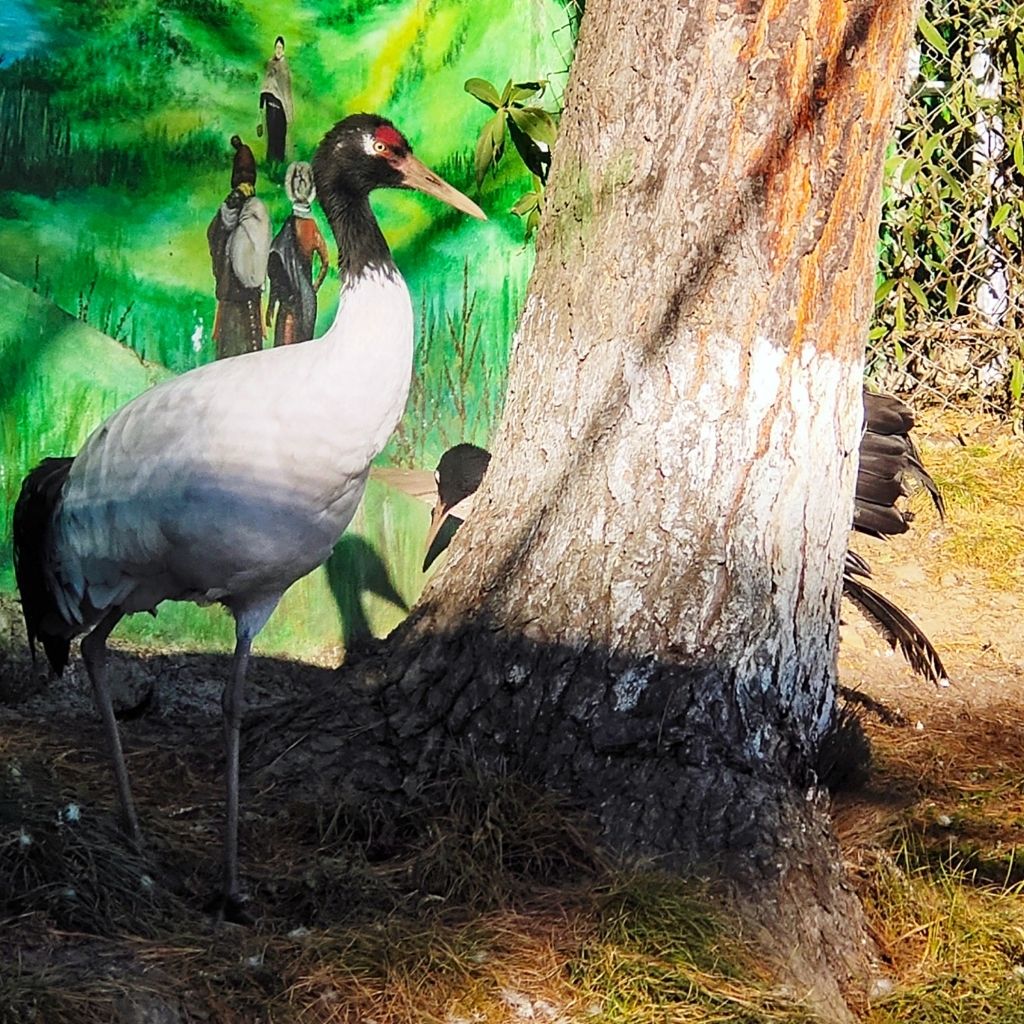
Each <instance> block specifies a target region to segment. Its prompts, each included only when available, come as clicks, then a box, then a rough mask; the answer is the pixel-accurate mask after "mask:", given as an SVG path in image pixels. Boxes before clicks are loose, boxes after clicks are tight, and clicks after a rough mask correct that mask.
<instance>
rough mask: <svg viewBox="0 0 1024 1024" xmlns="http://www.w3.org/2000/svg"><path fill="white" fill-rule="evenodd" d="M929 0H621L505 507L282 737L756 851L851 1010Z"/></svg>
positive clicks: (510, 463)
mask: <svg viewBox="0 0 1024 1024" xmlns="http://www.w3.org/2000/svg"><path fill="white" fill-rule="evenodd" d="M914 13H915V10H914V4H913V3H912V2H911V0H906V2H892V0H890V2H882V0H874V2H865V0H820V2H819V3H817V4H811V5H808V4H805V3H798V2H796V0H769V2H764V3H759V2H757V0H739V2H736V3H733V4H727V3H721V2H719V0H714V2H698V0H693V2H689V3H681V4H678V5H666V6H665V10H664V11H663V12H662V14H661V15H660V16H659V15H657V14H656V13H655V12H654V11H653V10H652V9H651V8H650V7H643V6H640V5H636V4H634V5H621V4H613V3H611V2H610V0H589V2H588V4H587V12H586V17H585V18H584V21H583V27H582V31H581V35H580V40H579V47H578V50H577V55H576V58H575V62H574V64H573V68H572V75H571V80H570V84H569V87H568V89H567V92H566V107H565V113H564V116H563V118H562V124H561V130H560V135H559V141H558V146H557V149H556V151H555V154H554V163H553V167H552V171H551V177H550V184H549V187H548V195H547V200H546V207H545V217H544V223H543V225H542V229H541V233H540V237H539V240H538V256H537V265H536V269H535V271H534V275H533V278H532V281H531V284H530V290H529V295H528V298H527V303H526V309H525V312H524V315H523V319H522V322H521V325H520V328H519V332H518V335H517V341H516V345H515V351H514V357H513V365H512V368H511V375H510V387H509V395H508V400H507V408H506V415H505V419H504V421H503V424H502V427H501V431H500V436H499V438H498V442H497V444H496V446H495V450H494V459H493V461H492V463H491V469H490V471H489V473H488V477H487V479H486V480H485V482H484V485H483V488H482V490H481V492H480V495H479V496H478V498H477V501H476V504H475V506H474V512H473V519H472V520H471V521H470V522H469V523H467V524H466V526H465V527H464V528H463V529H462V530H461V531H460V534H459V536H458V537H457V538H456V540H455V542H454V543H453V545H452V548H451V552H450V555H449V559H448V564H447V565H446V566H445V567H444V568H443V570H442V571H440V572H439V573H438V575H437V577H436V579H435V580H434V582H433V583H432V584H431V585H430V587H429V588H428V590H427V592H426V593H425V595H424V598H423V599H422V601H421V602H420V604H419V605H418V607H417V608H416V610H415V611H414V613H413V615H412V616H411V617H410V618H409V619H408V620H407V621H406V623H404V624H403V626H402V627H400V628H399V629H398V630H397V631H396V633H395V634H393V635H392V637H391V638H390V642H389V643H388V645H387V646H386V647H385V648H384V650H383V651H382V652H381V653H380V654H379V655H378V656H376V657H374V658H371V659H369V660H366V661H363V662H361V663H360V664H359V665H357V666H355V667H354V668H353V669H352V670H351V672H350V673H349V676H350V679H351V680H352V693H351V695H350V698H349V699H346V700H340V699H339V698H338V696H337V694H332V696H331V704H330V705H329V706H326V705H325V704H320V705H319V706H316V707H313V708H310V709H301V710H296V711H294V719H293V721H291V722H290V723H286V724H285V725H282V724H281V723H280V722H278V723H277V726H276V728H275V732H274V735H273V737H272V740H271V736H270V733H269V732H266V731H265V732H264V734H263V738H262V741H261V742H262V744H263V746H264V747H265V746H266V745H267V744H270V746H271V752H272V753H273V752H274V751H276V750H284V749H285V748H287V747H288V746H289V744H291V743H293V742H294V741H295V740H296V739H297V738H299V737H307V738H306V740H305V742H303V743H301V744H300V745H299V746H298V747H297V748H296V750H295V751H293V753H292V754H291V755H290V757H291V758H292V761H291V764H292V766H293V769H294V770H296V771H298V770H300V769H301V770H302V771H306V770H308V766H309V765H310V764H313V765H315V766H316V770H317V773H318V775H319V776H320V777H321V778H323V779H326V780H327V781H328V782H329V783H331V784H332V785H333V784H342V785H345V786H348V787H351V788H352V790H354V791H355V792H358V793H365V794H370V795H373V796H375V797H379V796H380V795H381V794H382V793H383V794H385V795H386V794H389V793H390V794H391V795H392V796H394V797H396V798H400V796H401V793H402V792H403V791H404V790H408V789H409V787H411V786H415V785H417V784H418V782H419V781H420V780H422V779H423V778H424V777H426V776H429V775H431V774H433V773H436V772H438V771H441V770H443V769H444V767H445V765H446V764H447V763H448V759H449V758H450V756H451V755H452V754H453V752H454V753H458V752H465V751H471V752H472V756H473V757H474V759H475V760H477V761H478V762H480V763H482V764H484V765H491V766H498V765H500V766H502V767H503V768H505V769H507V768H509V767H511V768H512V769H513V770H516V771H519V772H521V773H523V774H525V775H527V776H528V777H529V778H531V779H533V780H534V781H537V782H540V783H542V784H543V785H545V786H550V787H555V788H557V789H558V790H560V791H562V792H565V793H567V794H570V795H571V797H572V798H573V799H574V801H576V802H577V803H578V804H579V805H580V806H581V807H582V808H584V809H586V810H587V811H589V812H590V814H592V815H593V817H594V818H595V820H596V821H597V823H598V825H599V827H600V831H601V834H602V836H603V839H604V841H605V842H606V843H607V845H608V846H609V847H610V848H611V849H613V850H615V851H619V852H620V853H623V854H626V855H629V856H643V857H646V856H650V857H656V858H658V860H659V862H660V863H662V864H667V865H671V866H673V867H675V868H679V869H683V870H687V871H695V872H700V873H704V874H714V875H715V876H716V877H724V878H725V879H731V880H735V881H737V882H740V883H742V885H743V887H744V888H745V890H746V891H747V892H749V893H753V894H754V896H753V898H752V899H751V900H750V906H751V907H753V908H754V909H755V916H756V917H757V918H758V923H759V924H760V925H762V926H764V927H766V928H767V929H768V930H769V932H770V933H771V934H772V935H773V936H774V937H775V941H778V939H779V938H780V937H783V936H785V937H786V939H787V941H788V942H789V944H790V947H792V948H790V947H785V948H783V947H778V948H780V949H782V952H783V954H784V957H785V958H786V959H787V960H788V961H789V962H788V964H787V968H788V970H789V972H790V973H791V974H792V976H794V977H796V978H797V979H799V980H801V981H802V982H804V983H807V984H813V985H814V986H816V991H817V999H818V1000H819V1005H820V1006H821V1007H823V1008H825V1009H826V1010H828V1011H829V1012H831V1013H832V1014H833V1015H834V1016H841V1015H842V1013H843V1012H844V1011H843V1009H842V1001H841V999H840V998H839V995H838V990H837V989H836V987H835V986H836V983H838V985H839V987H840V988H843V987H846V986H848V985H850V984H851V979H853V977H854V976H855V975H857V974H860V973H862V970H863V968H864V953H863V949H864V946H863V942H862V932H861V920H860V917H859V909H858V908H857V906H856V903H855V901H854V899H853V897H852V896H851V895H850V894H849V892H848V891H847V890H846V888H845V887H844V880H843V876H842V872H841V868H840V865H839V861H838V853H837V849H836V846H835V842H834V840H833V839H832V838H831V833H830V831H829V827H828V824H827V819H826V816H825V813H824V808H823V800H822V798H820V797H819V796H818V795H817V790H816V788H815V776H814V771H813V765H814V761H815V754H816V748H817V745H818V742H819V740H820V738H821V736H822V733H823V730H824V729H825V728H826V726H827V725H828V723H829V721H830V719H831V716H832V713H833V706H834V699H835V689H836V685H835V684H836V678H835V676H836V645H837V636H838V635H837V620H838V603H839V595H840V568H841V562H842V559H843V555H844V551H845V547H846V541H847V533H848V529H849V526H850V520H851V509H852V490H853V481H854V473H855V457H854V453H855V452H856V450H857V444H858V439H859V429H860V415H861V413H860V398H859V396H860V389H861V359H862V353H863V348H864V340H865V335H866V324H867V320H868V316H869V311H870V303H871V298H872V292H873V280H872V277H873V267H874V253H875V245H876V239H877V229H878V216H879V208H880V202H879V199H880V189H881V164H882V156H883V152H884V147H885V145H886V143H887V141H888V139H889V136H890V129H891V124H892V112H893V102H894V98H895V97H896V95H897V91H898V86H899V85H900V84H901V82H902V75H903V62H904V55H905V52H906V49H907V45H908V42H909V36H910V32H911V29H912V25H913V19H914ZM367 681H371V682H372V683H373V687H372V689H373V693H374V697H373V700H372V701H371V702H369V703H366V702H360V701H359V700H358V690H359V689H360V688H361V687H365V686H366V684H367ZM353 716H354V721H353ZM353 730H358V731H359V733H360V737H361V738H360V741H359V743H358V744H356V743H354V742H351V737H352V736H353V735H354V731H353ZM279 767H280V765H279ZM773 900H774V901H778V902H777V904H775V905H773V903H772V901H773Z"/></svg>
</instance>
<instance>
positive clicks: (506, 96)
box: [498, 78, 512, 107]
mask: <svg viewBox="0 0 1024 1024" xmlns="http://www.w3.org/2000/svg"><path fill="white" fill-rule="evenodd" d="M511 100H512V79H511V78H510V79H509V80H508V81H507V82H506V83H505V88H504V89H502V90H501V99H500V100H499V101H498V105H499V106H502V107H507V106H508V105H509V103H510V102H511Z"/></svg>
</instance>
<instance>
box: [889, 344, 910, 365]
mask: <svg viewBox="0 0 1024 1024" xmlns="http://www.w3.org/2000/svg"><path fill="white" fill-rule="evenodd" d="M892 354H893V355H894V356H895V357H896V365H897V366H899V367H902V366H903V364H904V363H905V362H906V361H907V353H906V352H905V351H904V350H903V346H902V345H901V344H900V339H899V338H897V337H893V339H892Z"/></svg>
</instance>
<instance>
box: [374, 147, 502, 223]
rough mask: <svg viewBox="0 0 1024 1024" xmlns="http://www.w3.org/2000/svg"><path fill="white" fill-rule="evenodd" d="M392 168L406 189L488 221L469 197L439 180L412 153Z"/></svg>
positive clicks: (397, 161) (442, 179)
mask: <svg viewBox="0 0 1024 1024" xmlns="http://www.w3.org/2000/svg"><path fill="white" fill-rule="evenodd" d="M392 166H394V167H395V169H396V170H397V171H399V173H400V174H401V175H402V185H403V186H404V187H405V188H414V189H417V190H418V191H420V192H426V194H427V195H428V196H433V197H434V198H435V199H440V200H441V202H442V203H447V204H448V205H449V206H454V207H455V209H456V210H461V211H462V212H463V213H468V214H469V215H470V217H476V218H477V219H478V220H487V214H486V213H484V211H483V210H481V209H480V207H479V206H477V205H476V203H474V202H473V200H472V199H470V198H469V196H464V195H463V194H462V193H461V192H460V191H459V190H458V189H457V188H453V187H452V186H451V185H449V184H448V182H447V181H445V180H444V178H439V177H438V176H437V175H436V174H435V173H434V172H433V171H432V170H431V169H430V168H429V167H427V165H426V164H423V163H421V162H420V161H419V160H417V159H416V157H414V156H413V155H412V154H411V153H410V154H409V155H408V156H405V157H403V158H402V159H401V160H396V161H394V162H393V165H392Z"/></svg>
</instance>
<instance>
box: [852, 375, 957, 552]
mask: <svg viewBox="0 0 1024 1024" xmlns="http://www.w3.org/2000/svg"><path fill="white" fill-rule="evenodd" d="M913 426H914V414H913V413H912V412H911V411H910V407H909V406H908V405H907V404H906V403H905V402H901V401H900V400H899V399H898V398H893V397H892V395H879V394H875V393H874V392H872V391H865V392H864V434H863V436H862V437H861V442H860V467H859V469H858V471H857V491H856V498H855V504H854V513H853V528H854V529H855V530H860V531H861V532H863V533H869V534H871V535H873V536H880V535H887V534H894V533H905V532H906V529H907V524H908V523H909V522H910V521H911V518H912V516H911V514H910V513H909V512H902V511H901V510H899V509H898V508H896V500H897V499H898V498H900V497H902V496H904V495H908V494H909V493H910V491H909V489H908V488H907V481H909V480H913V481H914V482H916V483H917V484H919V485H920V486H922V487H924V488H925V490H927V491H928V493H929V495H930V496H931V499H932V504H934V505H935V509H936V511H937V512H938V513H939V516H940V517H945V514H946V505H945V502H944V501H943V500H942V495H941V494H940V493H939V488H938V487H937V486H936V484H935V481H934V480H933V479H932V478H931V475H930V474H929V472H928V470H926V469H925V468H924V466H922V465H921V457H920V455H918V453H917V448H916V447H915V446H914V442H913V441H912V440H911V439H910V431H911V429H912V428H913Z"/></svg>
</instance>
